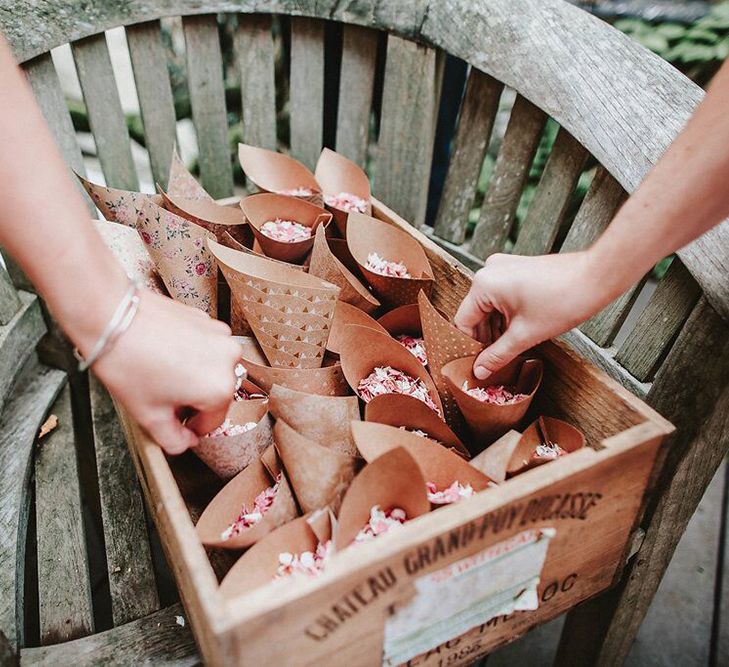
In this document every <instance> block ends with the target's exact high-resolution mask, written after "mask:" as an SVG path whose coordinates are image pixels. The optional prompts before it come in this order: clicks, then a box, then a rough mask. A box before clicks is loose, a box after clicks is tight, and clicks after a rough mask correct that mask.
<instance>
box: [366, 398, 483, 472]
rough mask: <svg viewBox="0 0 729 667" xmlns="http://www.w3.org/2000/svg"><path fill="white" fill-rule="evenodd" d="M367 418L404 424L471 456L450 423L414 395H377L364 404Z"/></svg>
mask: <svg viewBox="0 0 729 667" xmlns="http://www.w3.org/2000/svg"><path fill="white" fill-rule="evenodd" d="M365 421H368V422H375V423H378V424H388V425H389V426H396V427H397V428H401V427H403V428H406V429H407V430H409V431H423V433H426V434H427V435H428V437H429V438H431V439H433V440H435V441H437V442H439V443H441V444H442V445H443V446H444V447H447V448H449V449H453V450H454V451H456V452H457V453H458V455H459V456H461V457H463V458H465V459H466V460H468V459H469V458H470V457H471V454H470V452H469V451H468V450H467V449H466V446H465V445H464V444H463V443H462V442H461V441H460V440H459V439H458V436H457V435H456V434H455V433H454V432H453V431H451V429H450V428H449V426H448V424H446V423H445V422H444V421H443V420H442V419H440V418H439V417H438V415H436V414H435V412H433V411H432V410H431V409H430V408H429V407H428V406H427V405H425V403H423V402H422V401H419V400H418V399H417V398H413V397H412V396H404V395H402V394H385V395H384V396H375V397H374V398H373V399H372V400H371V401H370V402H369V403H367V405H366V406H365Z"/></svg>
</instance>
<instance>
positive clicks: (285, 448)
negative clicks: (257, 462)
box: [273, 419, 357, 512]
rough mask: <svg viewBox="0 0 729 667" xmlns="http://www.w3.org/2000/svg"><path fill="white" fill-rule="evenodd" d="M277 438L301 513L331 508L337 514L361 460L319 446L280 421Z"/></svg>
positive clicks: (275, 435)
mask: <svg viewBox="0 0 729 667" xmlns="http://www.w3.org/2000/svg"><path fill="white" fill-rule="evenodd" d="M273 437H274V441H275V442H276V449H277V450H278V453H279V456H280V457H281V461H282V462H283V465H284V468H285V469H286V474H287V475H288V477H289V479H290V480H291V486H292V488H293V490H294V495H295V496H296V500H297V501H298V503H299V506H300V507H301V510H302V511H303V512H312V511H314V510H317V509H320V508H323V507H326V506H329V507H331V508H332V511H334V512H336V511H337V510H338V509H339V505H340V503H341V501H342V496H343V495H344V492H345V491H346V490H347V489H348V488H349V485H350V483H351V481H352V479H353V478H354V473H355V469H356V467H357V458H356V457H355V456H353V455H351V454H344V453H342V452H340V451H337V450H335V449H332V448H330V447H324V446H322V445H320V444H317V443H316V442H314V441H313V440H310V439H309V438H307V437H306V436H303V435H301V433H298V432H297V431H295V430H294V429H293V428H291V427H290V426H289V425H288V424H287V423H286V422H285V421H284V420H283V419H279V420H277V421H276V425H275V426H274V427H273Z"/></svg>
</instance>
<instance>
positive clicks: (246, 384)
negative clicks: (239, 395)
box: [241, 380, 271, 409]
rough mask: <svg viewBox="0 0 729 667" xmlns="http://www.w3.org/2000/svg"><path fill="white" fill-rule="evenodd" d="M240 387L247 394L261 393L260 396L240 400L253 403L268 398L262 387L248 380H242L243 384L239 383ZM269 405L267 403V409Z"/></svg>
mask: <svg viewBox="0 0 729 667" xmlns="http://www.w3.org/2000/svg"><path fill="white" fill-rule="evenodd" d="M241 389H243V390H245V391H246V392H248V393H249V394H261V396H260V397H259V398H247V399H242V400H246V401H248V402H249V403H253V402H254V401H268V400H269V396H268V394H267V393H266V392H265V391H264V390H263V389H261V387H259V386H258V385H257V384H255V383H253V382H251V381H250V380H243V384H241ZM270 407H271V406H270V404H269V409H270Z"/></svg>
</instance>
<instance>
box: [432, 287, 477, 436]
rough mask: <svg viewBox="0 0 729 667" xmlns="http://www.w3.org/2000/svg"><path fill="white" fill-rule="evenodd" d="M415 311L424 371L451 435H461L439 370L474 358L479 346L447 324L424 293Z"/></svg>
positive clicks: (454, 407) (455, 410) (453, 404)
mask: <svg viewBox="0 0 729 667" xmlns="http://www.w3.org/2000/svg"><path fill="white" fill-rule="evenodd" d="M418 307H419V308H420V322H421V324H422V326H423V338H424V339H425V349H426V351H427V354H428V369H429V370H430V374H431V375H432V376H433V381H434V382H435V386H436V387H438V392H439V393H440V397H441V398H442V399H443V408H444V411H445V419H446V421H447V422H448V424H449V425H450V426H451V428H452V429H453V430H454V431H456V432H457V433H461V432H462V430H463V426H464V422H463V417H462V416H461V412H460V410H459V409H458V404H457V403H456V400H455V398H454V397H453V394H452V393H451V390H450V388H449V386H448V383H447V382H446V379H445V378H444V377H443V375H442V373H441V369H442V368H443V366H445V365H446V364H447V363H448V362H449V361H453V360H454V359H461V358H462V357H467V356H469V355H473V354H478V353H479V352H480V351H481V350H482V349H483V345H481V343H479V342H478V341H477V340H474V339H473V338H471V337H470V336H467V335H466V334H464V333H463V332H462V331H461V330H460V329H458V327H456V326H455V325H454V324H451V323H450V322H449V321H448V320H447V319H446V318H445V317H444V315H443V314H442V313H440V312H439V311H438V309H437V308H436V307H435V306H434V305H433V304H432V303H431V302H430V300H429V299H428V297H427V296H426V295H425V293H422V292H421V293H420V294H418Z"/></svg>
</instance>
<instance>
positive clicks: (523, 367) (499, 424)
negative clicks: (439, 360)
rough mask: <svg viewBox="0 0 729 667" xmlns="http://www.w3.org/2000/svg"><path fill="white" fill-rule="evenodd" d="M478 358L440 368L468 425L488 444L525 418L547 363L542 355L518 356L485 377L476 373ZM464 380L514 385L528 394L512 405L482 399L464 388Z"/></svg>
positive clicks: (473, 384) (477, 384) (481, 384)
mask: <svg viewBox="0 0 729 667" xmlns="http://www.w3.org/2000/svg"><path fill="white" fill-rule="evenodd" d="M475 361H476V357H475V356H471V357H463V358H462V359H454V360H453V361H450V362H449V363H447V364H446V365H445V366H443V368H441V373H442V374H443V377H444V378H445V380H446V382H447V383H448V388H449V390H450V392H451V394H452V395H453V397H454V398H455V400H456V403H458V407H459V408H460V410H461V413H462V414H463V417H464V419H465V420H466V423H467V424H468V428H469V429H470V430H471V432H472V433H473V435H474V436H475V437H476V438H478V439H480V440H481V443H482V444H485V445H488V444H490V443H491V441H493V440H495V439H496V438H500V437H501V436H502V435H504V433H506V432H507V431H508V430H510V429H512V428H514V427H515V426H516V425H517V424H518V423H519V422H520V421H521V420H522V418H523V417H524V415H525V414H526V411H527V410H528V408H529V406H530V405H531V402H532V399H533V398H534V394H535V392H536V391H537V389H538V387H539V385H540V383H541V382H542V372H543V367H544V366H543V364H542V362H541V360H540V359H524V358H523V357H517V358H516V359H514V360H513V361H512V362H510V363H509V364H507V365H506V366H504V368H502V369H501V370H500V371H497V372H496V373H493V374H492V375H490V376H489V377H488V378H487V379H486V380H479V379H478V378H477V377H476V376H475V375H474V374H473V363H474V362H475ZM464 383H466V384H467V386H468V388H469V389H473V388H474V387H481V388H486V387H493V386H496V385H509V386H514V387H516V392H517V393H520V394H525V395H526V397H525V398H523V399H521V400H519V401H517V402H516V403H511V404H509V405H494V404H492V403H483V402H481V401H479V400H478V399H476V398H474V397H473V396H470V395H469V394H467V393H466V391H464V389H463V385H464Z"/></svg>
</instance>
